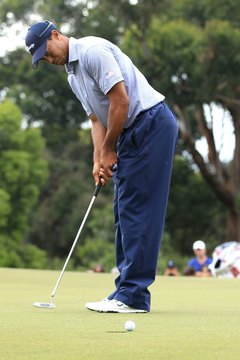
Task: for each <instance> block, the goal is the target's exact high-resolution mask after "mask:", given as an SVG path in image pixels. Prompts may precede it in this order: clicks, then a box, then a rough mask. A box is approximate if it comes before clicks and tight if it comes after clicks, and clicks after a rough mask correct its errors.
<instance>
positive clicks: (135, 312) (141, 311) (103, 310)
mask: <svg viewBox="0 0 240 360" xmlns="http://www.w3.org/2000/svg"><path fill="white" fill-rule="evenodd" d="M86 308H87V309H88V310H91V311H97V312H100V313H115V314H137V313H138V314H140V313H141V314H146V313H147V312H148V311H146V310H140V309H139V310H138V309H133V310H130V309H116V310H108V309H93V308H91V307H88V306H86Z"/></svg>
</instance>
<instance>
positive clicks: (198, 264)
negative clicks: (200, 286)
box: [184, 240, 212, 277]
mask: <svg viewBox="0 0 240 360" xmlns="http://www.w3.org/2000/svg"><path fill="white" fill-rule="evenodd" d="M193 252H194V254H195V258H193V259H191V260H189V262H188V264H187V268H186V269H185V270H184V275H186V276H191V275H192V276H198V277H208V276H211V273H210V271H209V269H208V265H210V264H211V262H212V258H210V257H208V256H207V250H206V244H205V243H204V242H203V241H202V240H197V241H195V242H194V243H193Z"/></svg>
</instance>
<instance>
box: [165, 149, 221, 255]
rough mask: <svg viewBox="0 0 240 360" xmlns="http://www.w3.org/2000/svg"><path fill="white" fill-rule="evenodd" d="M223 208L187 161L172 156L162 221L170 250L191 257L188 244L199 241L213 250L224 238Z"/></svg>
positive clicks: (190, 245) (190, 248) (190, 249)
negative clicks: (167, 200)
mask: <svg viewBox="0 0 240 360" xmlns="http://www.w3.org/2000/svg"><path fill="white" fill-rule="evenodd" d="M224 217H225V212H224V208H223V206H222V205H221V203H220V202H219V200H217V198H216V196H215V195H214V194H213V193H212V192H211V190H210V188H209V187H208V186H207V185H206V183H205V182H204V180H203V178H202V177H201V175H200V174H199V173H198V172H195V171H194V169H193V167H192V165H191V163H190V161H188V160H187V159H184V158H183V157H180V156H176V158H175V161H174V164H173V174H172V183H171V188H170V195H169V204H168V211H167V217H166V231H167V232H168V233H169V234H170V236H171V240H170V241H171V244H173V248H174V249H175V250H176V251H177V252H180V253H181V254H186V255H187V254H188V255H191V254H192V244H193V242H194V241H195V240H197V239H203V240H204V241H206V243H207V244H208V247H209V248H210V249H211V250H213V248H214V247H215V246H216V245H218V244H219V243H221V242H224V240H225V236H226V228H225V221H224Z"/></svg>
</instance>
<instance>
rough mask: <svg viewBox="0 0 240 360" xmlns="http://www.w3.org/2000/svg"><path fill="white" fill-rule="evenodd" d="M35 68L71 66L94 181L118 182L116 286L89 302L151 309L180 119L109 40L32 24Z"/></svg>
mask: <svg viewBox="0 0 240 360" xmlns="http://www.w3.org/2000/svg"><path fill="white" fill-rule="evenodd" d="M26 46H27V48H28V50H29V52H30V53H31V55H32V66H33V67H34V68H36V67H37V66H38V62H39V61H40V60H43V61H46V62H48V63H49V64H54V65H65V68H66V72H67V76H68V81H69V84H70V86H71V88H72V90H73V92H74V93H75V95H76V97H77V98H78V99H79V100H80V102H81V103H82V106H83V108H84V109H85V111H86V113H87V115H88V117H89V118H90V119H91V121H92V140H93V145H94V151H93V177H94V180H95V184H98V183H99V181H101V182H102V185H103V186H105V185H106V184H107V182H108V181H109V180H110V179H111V178H112V177H113V179H114V216H115V226H116V261H117V268H118V270H119V276H118V277H117V279H116V281H115V285H116V289H115V290H114V291H113V293H112V294H110V295H109V296H108V297H107V298H105V299H104V300H102V301H97V302H93V303H87V304H86V307H87V308H88V309H90V310H94V311H99V312H124V313H143V312H148V311H150V293H149V291H148V287H149V285H150V284H151V283H152V282H153V281H154V279H155V274H156V268H157V259H158V253H159V249H160V240H161V236H162V231H163V226H164V220H165V212H166V207H167V199H168V192H169V183H170V176H171V168H172V160H173V156H174V150H175V145H176V141H177V132H178V127H177V122H176V119H175V117H174V115H173V113H172V112H171V110H169V108H168V107H167V106H166V105H165V103H164V102H163V100H164V96H163V95H162V94H160V93H159V92H157V91H156V90H154V89H153V88H152V87H151V86H150V85H149V83H148V82H147V80H146V78H145V77H144V76H143V74H142V73H141V72H140V71H139V70H138V69H137V68H136V67H135V66H134V65H133V63H132V61H131V60H130V59H129V58H128V57H127V55H125V54H124V53H123V52H122V51H121V50H120V49H119V48H118V47H117V46H115V45H114V44H112V43H111V42H109V41H107V40H105V39H102V38H99V37H93V36H88V37H84V38H81V39H78V40H77V39H75V38H72V37H70V38H68V37H66V36H64V35H62V34H61V33H60V31H59V30H58V29H57V28H56V26H55V25H54V24H52V23H51V22H49V21H44V22H39V23H37V24H34V25H32V26H31V27H30V29H29V31H28V34H27V36H26Z"/></svg>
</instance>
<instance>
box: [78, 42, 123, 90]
mask: <svg viewBox="0 0 240 360" xmlns="http://www.w3.org/2000/svg"><path fill="white" fill-rule="evenodd" d="M84 65H85V68H86V70H87V72H88V74H89V75H90V77H91V78H93V79H94V81H95V82H96V83H97V85H98V87H99V89H100V90H101V91H102V92H103V93H104V94H105V95H106V94H107V93H108V91H109V90H110V89H111V88H112V87H113V86H114V85H115V84H117V83H118V82H120V81H122V80H123V75H122V73H121V70H120V67H119V65H118V63H117V61H116V59H115V57H114V55H113V54H112V52H111V50H110V49H109V48H107V47H105V46H102V45H96V46H93V47H91V48H90V49H89V50H88V51H87V53H86V57H85V64H84Z"/></svg>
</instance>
